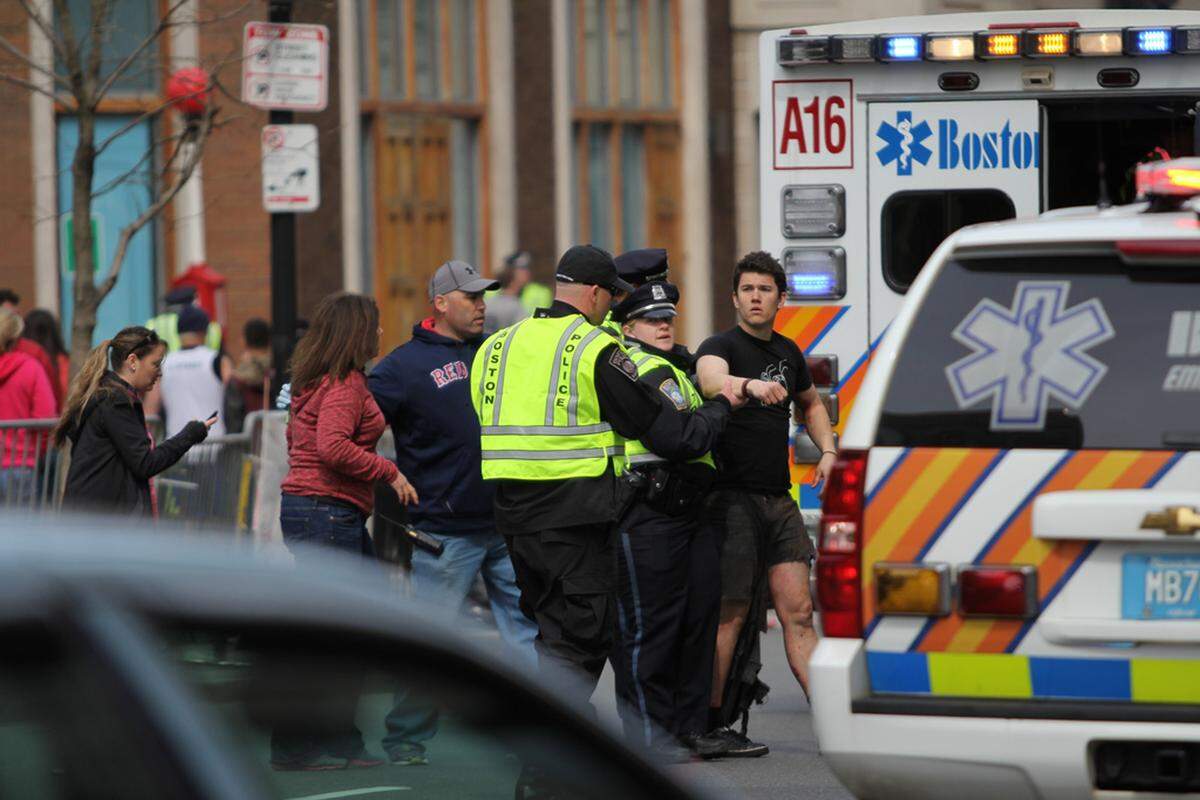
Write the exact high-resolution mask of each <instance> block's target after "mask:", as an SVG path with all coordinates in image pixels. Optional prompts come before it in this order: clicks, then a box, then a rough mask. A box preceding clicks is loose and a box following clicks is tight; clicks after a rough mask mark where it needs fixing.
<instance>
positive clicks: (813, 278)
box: [782, 247, 846, 300]
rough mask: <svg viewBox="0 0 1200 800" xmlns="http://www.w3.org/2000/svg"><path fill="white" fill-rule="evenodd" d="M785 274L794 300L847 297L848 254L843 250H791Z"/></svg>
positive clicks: (787, 253)
mask: <svg viewBox="0 0 1200 800" xmlns="http://www.w3.org/2000/svg"><path fill="white" fill-rule="evenodd" d="M782 260H783V271H784V273H785V274H786V276H787V286H788V297H789V299H792V300H840V299H842V298H843V297H845V295H846V251H845V250H843V249H842V248H840V247H788V248H785V249H784V251H783V259H782Z"/></svg>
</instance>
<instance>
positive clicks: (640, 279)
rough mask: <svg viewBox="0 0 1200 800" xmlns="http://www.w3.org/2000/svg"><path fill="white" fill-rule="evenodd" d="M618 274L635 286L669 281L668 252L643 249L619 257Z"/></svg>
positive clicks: (654, 248) (617, 258)
mask: <svg viewBox="0 0 1200 800" xmlns="http://www.w3.org/2000/svg"><path fill="white" fill-rule="evenodd" d="M615 261H616V262H617V272H618V273H619V274H620V276H621V277H622V278H624V279H625V280H627V281H629V282H630V283H632V284H633V285H634V286H641V285H642V284H643V283H650V282H651V281H665V280H666V279H667V251H666V250H664V249H662V248H661V247H643V248H641V249H640V250H630V251H629V252H628V253H621V255H619V256H617V257H616V259H615Z"/></svg>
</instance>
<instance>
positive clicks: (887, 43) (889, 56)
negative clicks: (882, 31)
mask: <svg viewBox="0 0 1200 800" xmlns="http://www.w3.org/2000/svg"><path fill="white" fill-rule="evenodd" d="M877 41H878V47H879V50H878V57H879V60H880V61H920V60H921V58H922V56H923V55H924V53H923V52H922V51H923V50H924V49H925V48H924V47H922V41H921V37H920V36H912V35H907V34H906V35H903V36H880V37H879V39H878V40H877Z"/></svg>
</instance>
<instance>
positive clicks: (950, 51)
mask: <svg viewBox="0 0 1200 800" xmlns="http://www.w3.org/2000/svg"><path fill="white" fill-rule="evenodd" d="M925 57H926V58H927V59H929V60H930V61H973V60H974V59H975V36H974V34H970V33H931V34H928V35H926V37H925Z"/></svg>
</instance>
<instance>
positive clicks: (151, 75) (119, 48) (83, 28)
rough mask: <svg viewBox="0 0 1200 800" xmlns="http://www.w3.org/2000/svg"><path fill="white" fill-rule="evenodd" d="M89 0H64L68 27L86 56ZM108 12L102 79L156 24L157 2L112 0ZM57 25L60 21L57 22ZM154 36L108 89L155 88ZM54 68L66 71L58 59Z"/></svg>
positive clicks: (120, 90) (157, 68)
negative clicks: (65, 0)
mask: <svg viewBox="0 0 1200 800" xmlns="http://www.w3.org/2000/svg"><path fill="white" fill-rule="evenodd" d="M93 5H94V3H92V2H91V0H68V2H67V9H68V12H69V13H70V17H71V31H72V33H73V34H74V36H75V39H76V40H77V41H79V42H81V43H83V46H82V47H81V48H80V51H81V55H82V56H83V58H85V59H86V58H87V51H88V48H87V46H86V42H87V37H88V36H89V33H90V31H91V28H92V6H93ZM111 6H112V14H111V16H110V17H109V19H108V21H107V23H105V24H104V25H103V29H104V33H103V45H102V46H101V50H102V54H101V60H100V79H101V80H104V79H105V78H107V77H108V75H109V74H111V73H112V71H113V69H115V68H116V67H117V65H118V64H120V63H121V62H122V60H124V59H125V58H126V57H127V56H128V55H129V54H130V53H132V52H133V51H134V50H136V49H137V48H138V46H139V45H141V43H142V42H143V41H144V40H145V39H146V37H147V36H149V35H150V33H151V32H152V31H153V30H154V28H155V26H156V25H158V3H157V2H155V0H113V2H111ZM59 27H60V29H61V27H62V26H61V24H60V26H59ZM159 70H160V64H159V58H158V40H156V41H154V42H152V43H151V44H150V46H149V47H147V48H146V49H145V50H143V51H142V53H141V54H140V55H139V56H138V57H137V58H136V59H134V61H133V62H132V63H131V64H130V65H129V66H128V67H126V69H125V71H124V72H123V73H122V75H121V77H119V78H118V79H117V80H116V82H115V83H114V84H113V88H112V91H113V92H115V93H118V94H120V93H147V92H154V91H157V89H158V86H159ZM58 71H59V72H61V73H64V74H65V73H66V65H65V64H63V63H61V61H60V62H59V65H58Z"/></svg>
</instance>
